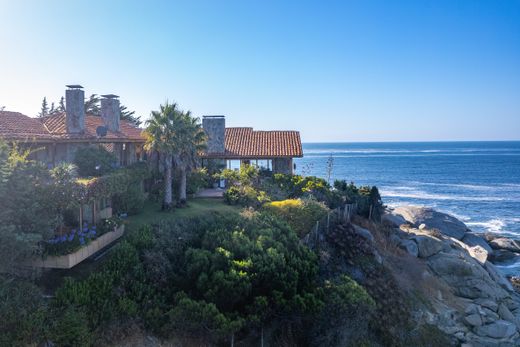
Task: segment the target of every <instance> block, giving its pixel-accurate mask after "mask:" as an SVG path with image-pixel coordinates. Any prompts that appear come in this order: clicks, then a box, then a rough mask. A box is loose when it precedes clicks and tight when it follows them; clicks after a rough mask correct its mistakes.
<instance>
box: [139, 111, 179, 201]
mask: <svg viewBox="0 0 520 347" xmlns="http://www.w3.org/2000/svg"><path fill="white" fill-rule="evenodd" d="M178 113H179V111H178V109H177V104H176V103H173V104H170V103H168V102H166V104H165V105H161V106H160V111H152V114H151V118H150V119H149V120H147V121H146V129H145V131H144V134H145V136H146V143H145V146H144V147H145V149H146V150H148V151H157V152H158V153H159V154H160V155H161V156H162V157H163V160H164V201H163V205H162V208H163V210H169V209H171V207H172V160H173V153H174V151H175V146H176V143H175V128H174V120H175V118H176V117H177V114H178Z"/></svg>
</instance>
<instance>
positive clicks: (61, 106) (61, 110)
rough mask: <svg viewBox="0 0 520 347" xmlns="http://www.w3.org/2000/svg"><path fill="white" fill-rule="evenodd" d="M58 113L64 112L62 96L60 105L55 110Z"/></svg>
mask: <svg viewBox="0 0 520 347" xmlns="http://www.w3.org/2000/svg"><path fill="white" fill-rule="evenodd" d="M57 110H58V112H65V98H64V97H63V96H62V97H61V99H60V104H59V106H58V108H57Z"/></svg>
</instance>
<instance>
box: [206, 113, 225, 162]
mask: <svg viewBox="0 0 520 347" xmlns="http://www.w3.org/2000/svg"><path fill="white" fill-rule="evenodd" d="M202 128H203V129H204V131H205V132H206V135H207V136H208V142H207V149H206V152H207V153H222V154H223V153H225V151H226V150H225V147H224V142H225V140H226V117H224V116H204V117H202Z"/></svg>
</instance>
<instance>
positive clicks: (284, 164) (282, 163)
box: [273, 158, 293, 174]
mask: <svg viewBox="0 0 520 347" xmlns="http://www.w3.org/2000/svg"><path fill="white" fill-rule="evenodd" d="M273 172H274V173H283V174H292V173H293V160H292V158H274V159H273Z"/></svg>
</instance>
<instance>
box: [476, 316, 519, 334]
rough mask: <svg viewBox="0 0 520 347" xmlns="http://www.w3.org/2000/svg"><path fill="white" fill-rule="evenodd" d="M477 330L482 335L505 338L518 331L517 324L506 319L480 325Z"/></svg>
mask: <svg viewBox="0 0 520 347" xmlns="http://www.w3.org/2000/svg"><path fill="white" fill-rule="evenodd" d="M475 332H476V333H477V334H478V335H480V336H487V337H491V338H495V339H503V338H508V337H511V336H513V335H514V334H515V333H516V326H515V325H514V324H513V323H510V322H508V321H505V320H497V321H496V322H494V323H491V324H486V325H483V326H480V327H478V328H477V329H476V330H475Z"/></svg>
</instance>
